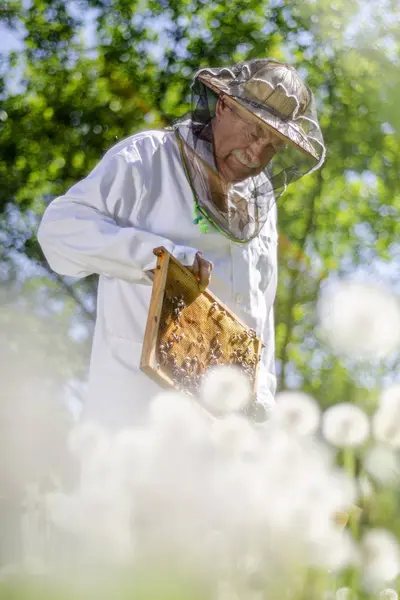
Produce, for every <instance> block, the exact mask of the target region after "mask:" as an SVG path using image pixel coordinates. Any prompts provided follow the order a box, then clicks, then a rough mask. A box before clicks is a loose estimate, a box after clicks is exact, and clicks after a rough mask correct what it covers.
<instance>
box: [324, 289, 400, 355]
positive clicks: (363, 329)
mask: <svg viewBox="0 0 400 600" xmlns="http://www.w3.org/2000/svg"><path fill="white" fill-rule="evenodd" d="M318 311H319V320H320V325H321V330H322V332H323V333H324V335H325V336H326V338H327V339H328V341H329V343H330V344H331V345H332V347H333V349H334V350H335V351H336V352H338V353H340V354H342V355H346V356H351V357H354V358H359V359H363V360H368V359H382V358H384V357H386V356H388V355H389V354H390V353H391V352H393V351H394V350H396V349H397V348H399V346H400V306H399V302H398V300H397V298H396V297H395V296H394V295H393V294H392V292H391V291H390V290H388V289H386V288H385V287H383V286H377V285H371V284H364V283H358V282H354V281H353V282H352V281H344V282H341V283H339V284H336V285H335V286H333V287H332V288H331V289H330V290H327V291H326V293H325V294H324V295H323V296H322V298H321V299H320V301H319V305H318Z"/></svg>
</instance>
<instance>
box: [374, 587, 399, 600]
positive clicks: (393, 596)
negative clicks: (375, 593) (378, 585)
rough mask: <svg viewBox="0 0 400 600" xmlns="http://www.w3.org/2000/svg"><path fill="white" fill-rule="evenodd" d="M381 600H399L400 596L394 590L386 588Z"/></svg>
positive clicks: (382, 592)
mask: <svg viewBox="0 0 400 600" xmlns="http://www.w3.org/2000/svg"><path fill="white" fill-rule="evenodd" d="M379 598H380V600H399V596H398V594H397V592H396V591H395V590H392V588H386V589H385V590H382V591H381V592H380V593H379Z"/></svg>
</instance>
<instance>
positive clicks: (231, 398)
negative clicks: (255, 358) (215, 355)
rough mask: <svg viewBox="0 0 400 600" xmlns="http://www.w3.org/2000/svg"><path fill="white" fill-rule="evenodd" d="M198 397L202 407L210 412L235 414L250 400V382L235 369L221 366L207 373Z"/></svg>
mask: <svg viewBox="0 0 400 600" xmlns="http://www.w3.org/2000/svg"><path fill="white" fill-rule="evenodd" d="M200 395H201V400H202V402H203V404H204V406H205V407H206V408H208V409H209V410H211V412H214V413H220V414H224V413H230V412H237V411H240V410H242V409H244V408H245V407H246V406H247V405H248V404H249V402H250V400H251V387H250V382H249V380H248V378H247V377H246V376H245V375H244V374H242V373H241V372H240V371H239V369H237V368H236V367H231V366H226V365H221V366H218V367H214V368H212V369H210V370H209V371H207V373H206V375H205V376H204V377H203V381H202V385H201V390H200Z"/></svg>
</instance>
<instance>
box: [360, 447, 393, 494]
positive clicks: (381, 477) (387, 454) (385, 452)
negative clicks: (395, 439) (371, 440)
mask: <svg viewBox="0 0 400 600" xmlns="http://www.w3.org/2000/svg"><path fill="white" fill-rule="evenodd" d="M363 464H364V469H365V471H366V472H367V473H369V475H371V477H372V478H373V479H375V481H377V482H379V483H380V484H382V485H394V484H396V483H398V481H399V478H400V464H399V460H398V457H397V454H396V453H395V452H394V451H393V450H392V449H391V448H389V447H388V446H383V445H375V446H372V448H369V449H368V450H367V451H366V453H365V455H364V458H363Z"/></svg>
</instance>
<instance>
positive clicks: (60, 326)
mask: <svg viewBox="0 0 400 600" xmlns="http://www.w3.org/2000/svg"><path fill="white" fill-rule="evenodd" d="M0 1H1V3H0V182H1V184H0V242H1V246H0V333H1V336H0V381H1V405H0V427H1V430H2V435H1V438H0V447H1V448H2V454H3V456H4V455H7V460H5V461H2V463H1V465H0V488H3V489H4V488H7V489H8V490H12V493H8V494H6V495H5V497H4V496H3V497H2V498H1V499H0V503H2V505H1V506H0V520H1V519H3V517H2V515H3V514H7V523H10V514H11V513H13V511H14V512H15V515H16V516H15V518H17V515H18V510H19V509H18V504H16V499H17V498H19V494H20V490H21V486H23V484H24V483H25V482H26V481H27V480H28V479H30V478H32V473H34V474H35V477H38V478H39V479H40V478H42V479H43V480H45V478H46V477H47V476H48V473H49V472H54V471H56V470H57V469H58V468H59V465H60V464H61V463H62V462H63V460H64V439H65V434H66V431H67V430H68V427H69V426H70V424H71V422H72V420H73V417H72V416H71V415H72V414H77V413H78V412H79V406H80V403H81V402H82V401H83V396H84V383H82V382H84V381H85V377H86V374H87V369H88V360H89V353H90V344H91V334H92V327H93V321H94V318H95V291H96V279H95V278H89V279H86V280H83V281H79V282H76V281H74V280H72V279H71V278H64V277H60V276H58V275H56V274H54V273H52V272H51V271H50V270H49V268H48V267H47V265H46V262H45V261H44V258H43V256H42V253H41V250H40V248H39V246H38V243H37V240H36V237H35V233H36V229H37V226H38V223H39V220H40V217H41V215H42V213H43V211H44V209H45V207H46V205H47V204H48V202H49V201H51V199H52V198H54V197H55V196H57V195H59V194H62V193H64V192H65V191H66V190H67V189H68V187H69V186H71V185H72V184H73V183H74V182H76V181H77V180H79V179H80V178H83V177H84V176H85V175H86V174H87V173H88V172H89V170H90V169H91V168H92V167H93V166H94V165H95V164H96V162H97V161H98V160H99V159H100V157H101V156H102V155H103V154H104V152H105V151H106V150H107V149H108V148H109V147H110V146H112V145H113V144H114V143H115V142H116V141H117V140H120V139H122V138H124V137H127V136H129V135H131V134H132V133H135V132H137V131H140V130H144V129H147V128H162V127H164V126H165V125H166V124H168V123H170V122H171V121H172V120H173V119H174V118H175V117H176V116H179V115H181V114H183V113H184V112H185V111H186V110H187V109H188V108H189V106H190V93H189V84H190V80H191V76H192V74H193V73H194V72H195V71H196V70H197V69H198V68H199V67H202V66H219V65H223V64H227V65H229V64H232V63H233V62H237V61H240V60H242V59H245V58H256V57H275V58H277V59H280V60H287V61H289V62H292V63H293V64H294V65H295V66H296V67H297V68H298V69H299V71H300V73H301V74H302V75H303V76H305V77H306V79H307V83H308V84H309V85H310V87H311V88H312V89H313V90H314V91H315V94H316V99H317V104H318V109H319V115H320V120H321V125H322V129H323V133H324V137H325V141H326V145H327V149H328V154H327V160H326V164H325V166H324V168H323V169H322V170H321V171H320V172H318V173H317V174H314V175H311V176H309V177H306V178H304V180H303V181H302V182H300V183H299V184H296V185H295V186H294V187H293V189H292V190H290V191H288V192H287V193H286V194H284V195H283V196H282V197H281V198H280V200H279V205H278V217H279V230H280V242H279V254H280V271H279V288H278V296H277V302H276V311H275V314H276V340H277V372H278V382H279V388H280V389H284V388H301V389H303V390H305V391H309V392H310V393H312V394H313V395H314V396H315V397H316V398H317V399H318V401H319V402H320V403H321V405H322V406H324V407H325V406H329V405H331V404H333V403H335V402H339V401H344V400H347V401H356V402H359V403H361V404H362V405H363V406H365V407H366V409H367V410H369V409H370V408H371V407H372V406H373V403H374V401H375V399H376V397H377V394H378V391H379V389H380V387H381V386H382V384H384V383H385V382H388V381H393V380H396V379H397V380H399V363H400V356H398V355H396V356H391V357H390V359H387V360H385V361H381V362H378V361H377V362H376V363H375V364H372V365H371V364H360V363H355V362H354V361H351V360H350V359H344V358H341V357H337V356H335V355H334V354H333V353H332V351H331V349H330V348H329V346H328V345H327V344H326V343H325V342H324V340H323V339H322V337H321V335H320V334H319V331H318V326H317V301H318V297H319V295H320V293H323V292H324V290H325V289H326V288H327V287H328V286H329V285H330V284H331V283H332V282H334V281H335V280H337V279H338V278H343V277H353V278H358V279H360V278H363V279H364V280H365V279H368V280H370V281H380V282H384V283H385V284H386V285H388V286H389V287H390V289H392V290H393V291H394V292H395V293H397V294H400V245H399V234H400V219H399V212H400V187H399V174H400V111H399V110H398V104H399V103H400V77H399V75H398V73H399V62H400V35H399V33H400V8H399V5H398V1H397V0H379V1H377V2H368V3H367V2H365V1H363V0H335V1H332V2H331V1H326V0H314V1H313V0H302V1H301V2H299V1H298V0H287V1H285V2H282V1H280V0H229V1H228V0H219V1H218V2H212V1H211V0H156V1H152V0H47V1H46V0H30V1H29V0H0ZM66 407H68V409H67V408H66ZM69 409H72V413H71V411H70V410H69ZM16 430H17V431H18V436H17V437H18V443H16V442H15V435H14V433H15V431H16ZM35 431H37V432H38V434H37V435H34V433H35ZM32 432H33V433H32ZM15 465H18V469H19V470H18V474H16V471H17V469H16V467H15ZM5 507H6V508H7V507H8V508H7V510H6V512H4V510H2V508H5ZM10 507H11V508H10ZM394 508H395V507H394V506H393V507H391V506H389V505H388V507H387V510H388V511H389V513H388V515H389V516H388V518H390V510H392V509H393V510H394ZM7 511H8V512H7ZM10 511H11V512H10ZM13 514H14V513H13ZM4 519H6V518H5V517H4ZM0 525H1V524H0ZM7 526H8V527H11V525H7ZM15 552H16V553H18V548H17V547H16V549H15ZM0 561H1V555H0Z"/></svg>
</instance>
